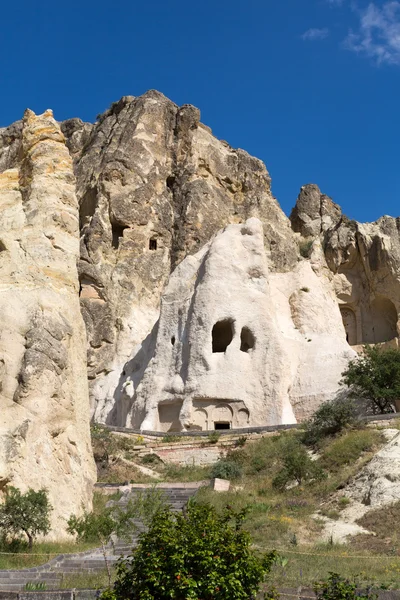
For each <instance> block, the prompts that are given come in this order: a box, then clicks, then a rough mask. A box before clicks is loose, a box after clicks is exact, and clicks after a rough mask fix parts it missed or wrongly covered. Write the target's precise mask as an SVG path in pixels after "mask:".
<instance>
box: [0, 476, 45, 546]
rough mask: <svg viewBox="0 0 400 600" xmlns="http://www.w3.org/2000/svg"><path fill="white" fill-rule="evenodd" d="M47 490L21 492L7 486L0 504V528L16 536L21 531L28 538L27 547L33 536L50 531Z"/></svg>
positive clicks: (7, 533)
mask: <svg viewBox="0 0 400 600" xmlns="http://www.w3.org/2000/svg"><path fill="white" fill-rule="evenodd" d="M52 510H53V509H52V506H51V505H50V502H49V499H48V495H47V490H46V489H44V488H43V489H40V490H39V491H37V492H35V490H33V489H32V488H29V490H28V491H27V492H26V493H25V494H22V493H21V491H20V490H18V489H17V488H15V487H12V486H10V487H8V488H7V489H6V495H5V499H4V503H3V504H2V505H1V506H0V528H1V529H2V530H3V532H4V533H5V534H6V535H9V534H11V535H15V536H18V535H19V534H20V533H21V532H22V533H25V535H26V537H27V538H28V544H29V549H31V548H32V546H33V541H34V539H35V537H36V536H37V535H38V534H40V533H42V534H43V535H46V534H47V533H48V532H49V531H50V519H49V515H50V512H51V511H52Z"/></svg>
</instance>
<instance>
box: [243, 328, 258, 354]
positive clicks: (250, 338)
mask: <svg viewBox="0 0 400 600" xmlns="http://www.w3.org/2000/svg"><path fill="white" fill-rule="evenodd" d="M254 344H255V339H254V335H253V333H252V332H251V331H250V329H249V328H248V327H243V329H242V331H241V333H240V349H241V351H242V352H249V351H250V350H252V349H253V348H254Z"/></svg>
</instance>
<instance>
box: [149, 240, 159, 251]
mask: <svg viewBox="0 0 400 600" xmlns="http://www.w3.org/2000/svg"><path fill="white" fill-rule="evenodd" d="M149 250H157V240H156V239H154V238H152V239H151V240H149Z"/></svg>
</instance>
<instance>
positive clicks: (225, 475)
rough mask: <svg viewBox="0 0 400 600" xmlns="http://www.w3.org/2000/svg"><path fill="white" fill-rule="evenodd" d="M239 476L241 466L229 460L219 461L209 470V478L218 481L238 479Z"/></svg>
mask: <svg viewBox="0 0 400 600" xmlns="http://www.w3.org/2000/svg"><path fill="white" fill-rule="evenodd" d="M241 475H242V469H241V466H240V465H239V464H238V463H237V462H233V461H231V460H219V461H218V462H216V463H215V465H214V466H213V468H212V469H211V477H217V478H219V479H239V477H241Z"/></svg>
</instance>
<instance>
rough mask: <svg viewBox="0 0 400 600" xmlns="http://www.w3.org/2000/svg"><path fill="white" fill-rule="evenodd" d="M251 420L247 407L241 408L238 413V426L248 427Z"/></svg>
mask: <svg viewBox="0 0 400 600" xmlns="http://www.w3.org/2000/svg"><path fill="white" fill-rule="evenodd" d="M249 420H250V413H249V411H248V410H247V408H240V409H239V410H238V414H237V422H238V427H247V426H248V424H249Z"/></svg>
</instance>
